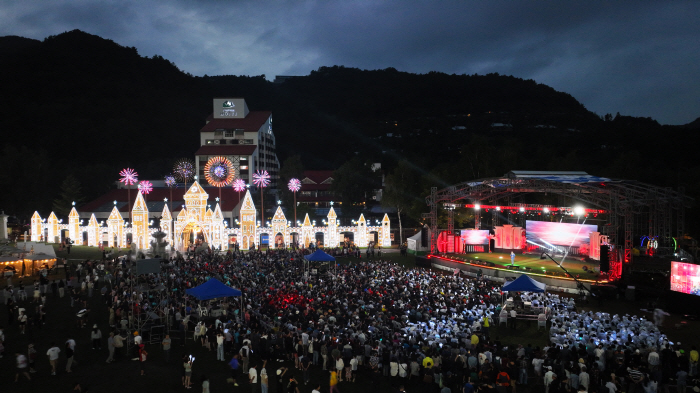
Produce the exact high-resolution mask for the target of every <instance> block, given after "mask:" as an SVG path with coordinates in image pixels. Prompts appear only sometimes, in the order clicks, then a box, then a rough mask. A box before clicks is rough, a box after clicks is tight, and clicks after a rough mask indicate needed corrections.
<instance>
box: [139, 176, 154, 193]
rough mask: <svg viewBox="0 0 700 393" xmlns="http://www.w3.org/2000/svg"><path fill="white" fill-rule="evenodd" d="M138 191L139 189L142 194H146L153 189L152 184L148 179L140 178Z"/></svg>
mask: <svg viewBox="0 0 700 393" xmlns="http://www.w3.org/2000/svg"><path fill="white" fill-rule="evenodd" d="M139 191H141V193H143V194H146V195H148V194H150V193H151V191H153V184H152V183H151V182H150V181H148V180H142V181H141V182H140V183H139Z"/></svg>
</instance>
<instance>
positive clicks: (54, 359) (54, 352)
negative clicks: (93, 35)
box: [46, 342, 61, 375]
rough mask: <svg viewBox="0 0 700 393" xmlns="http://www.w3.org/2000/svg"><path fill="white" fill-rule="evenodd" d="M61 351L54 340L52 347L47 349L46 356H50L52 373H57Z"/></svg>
mask: <svg viewBox="0 0 700 393" xmlns="http://www.w3.org/2000/svg"><path fill="white" fill-rule="evenodd" d="M59 353H61V349H60V348H58V347H57V346H56V343H55V342H52V343H51V348H49V350H48V351H46V356H48V357H49V364H51V375H56V364H57V363H58V354H59Z"/></svg>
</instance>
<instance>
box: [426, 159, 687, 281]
mask: <svg viewBox="0 0 700 393" xmlns="http://www.w3.org/2000/svg"><path fill="white" fill-rule="evenodd" d="M516 172H517V171H513V172H509V173H508V174H506V175H504V176H503V177H497V178H486V179H479V180H473V181H468V182H464V183H459V184H455V185H453V186H450V187H447V188H444V189H442V190H437V188H436V187H433V188H431V192H430V196H429V197H427V198H426V203H427V205H428V207H429V208H430V213H429V214H426V218H429V221H430V249H431V252H432V253H436V252H437V238H438V235H439V228H438V220H437V217H438V209H439V208H441V207H445V206H446V205H449V206H450V208H449V209H448V217H447V218H448V223H447V228H448V230H449V231H450V233H454V210H453V209H452V207H453V206H454V205H456V206H457V207H459V206H464V205H465V204H482V203H484V204H487V203H491V204H496V202H498V201H511V198H512V197H513V196H516V195H522V194H533V193H544V194H554V195H559V196H560V197H563V198H569V199H574V200H578V201H581V202H582V203H584V204H585V205H587V207H595V208H598V209H602V210H605V211H606V213H607V214H604V216H605V217H607V220H606V222H605V224H603V225H602V226H601V228H600V232H601V233H602V234H604V235H607V236H608V242H609V244H610V248H611V268H612V267H613V266H615V267H616V269H617V268H619V269H618V270H616V271H620V272H621V270H622V269H621V267H620V266H618V265H617V264H618V263H624V264H626V265H627V264H630V263H631V262H632V248H633V246H634V245H635V236H646V237H649V238H650V239H651V238H653V239H655V241H656V242H658V244H659V245H663V246H665V247H671V246H673V247H675V246H676V244H677V241H676V240H678V239H679V238H680V237H682V236H683V230H684V228H685V223H684V218H685V208H686V207H689V206H690V205H691V204H692V202H693V200H692V198H690V197H687V196H686V195H685V194H684V190H683V189H679V190H677V191H675V190H673V189H671V188H668V187H657V186H653V185H649V184H644V183H640V182H636V181H631V180H618V179H603V178H595V179H600V180H598V181H578V182H577V181H570V180H567V181H562V180H559V179H557V178H556V176H549V178H543V177H544V176H541V177H536V176H530V177H528V176H521V175H519V174H518V173H516ZM577 174H579V175H580V174H581V172H578V173H577ZM583 174H584V175H586V176H588V175H587V174H585V173H583ZM588 177H591V176H588ZM509 204H510V203H509ZM491 212H492V220H493V221H492V226H496V225H498V220H499V214H500V213H501V212H500V211H497V210H496V209H493V210H491ZM481 216H482V214H481V212H480V211H479V210H475V221H476V223H475V227H476V228H480V227H481V223H480V221H481ZM635 231H637V232H639V233H635ZM645 232H649V233H645ZM674 236H675V239H674ZM611 278H614V274H613V277H611Z"/></svg>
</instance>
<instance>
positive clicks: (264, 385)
mask: <svg viewBox="0 0 700 393" xmlns="http://www.w3.org/2000/svg"><path fill="white" fill-rule="evenodd" d="M265 365H267V360H264V361H263V365H262V368H261V369H260V390H261V391H262V393H267V389H268V387H269V384H268V377H267V368H265Z"/></svg>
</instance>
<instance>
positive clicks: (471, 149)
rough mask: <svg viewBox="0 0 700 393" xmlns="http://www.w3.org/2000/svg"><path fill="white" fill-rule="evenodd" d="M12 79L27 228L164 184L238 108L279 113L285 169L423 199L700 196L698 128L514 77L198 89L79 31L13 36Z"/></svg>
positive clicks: (10, 133) (372, 76)
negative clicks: (512, 185)
mask: <svg viewBox="0 0 700 393" xmlns="http://www.w3.org/2000/svg"><path fill="white" fill-rule="evenodd" d="M0 75H3V86H2V89H1V90H0V97H1V99H2V102H3V105H1V106H0V130H2V135H3V138H2V154H3V166H2V168H3V170H2V171H0V183H1V184H3V185H4V189H3V191H4V192H3V193H2V194H1V196H0V209H4V210H5V211H6V212H8V213H10V214H16V215H18V216H21V217H22V218H24V219H27V218H28V217H29V215H30V214H31V213H32V212H33V211H34V210H36V209H43V211H48V210H49V209H50V206H51V201H52V200H53V199H57V198H59V194H60V186H61V184H62V183H63V181H64V180H65V179H66V178H67V177H68V175H70V174H72V175H74V176H75V177H76V178H77V179H78V181H79V182H80V184H81V186H82V192H83V194H84V197H85V198H88V199H89V198H92V197H94V196H96V195H99V194H100V193H102V192H104V190H106V189H108V188H109V187H111V186H112V183H113V182H114V181H115V180H116V179H117V177H118V171H119V169H121V168H122V167H124V166H130V167H133V168H136V169H137V171H139V173H140V174H141V177H142V178H162V176H163V175H165V174H166V173H168V172H169V171H170V168H171V165H172V162H173V161H174V160H175V159H177V158H180V157H192V156H193V155H194V152H195V150H196V149H197V148H198V141H199V129H200V128H201V127H202V126H203V125H204V122H205V119H206V117H207V115H209V113H211V100H212V98H213V97H223V96H231V97H245V98H246V100H247V102H248V106H249V107H250V108H251V109H252V110H271V111H272V112H273V117H274V123H273V125H274V130H275V134H276V136H277V144H278V155H279V158H280V161H284V160H285V159H286V158H287V157H290V156H292V155H300V156H301V158H302V162H303V164H304V166H305V167H306V168H307V169H336V168H339V167H340V166H341V165H342V164H343V163H345V162H347V161H348V160H349V159H350V158H352V157H356V156H357V157H360V158H362V159H366V160H371V161H373V162H381V163H382V164H383V168H384V170H385V171H386V172H387V173H389V172H391V171H392V170H393V168H394V166H395V165H396V163H397V162H398V161H400V160H403V159H405V160H408V161H410V162H411V163H412V164H413V168H414V170H415V171H416V174H417V175H418V176H421V179H422V185H423V187H429V186H430V185H438V186H443V185H447V184H452V183H454V182H458V181H464V180H468V179H472V178H476V177H487V176H497V175H502V174H503V173H505V172H506V171H508V170H511V169H529V170H554V169H558V170H586V171H589V172H590V173H592V174H596V175H602V176H614V177H624V178H634V179H638V180H642V181H647V182H651V183H654V184H657V185H661V186H672V187H678V186H685V187H686V189H687V191H688V193H689V194H691V195H692V196H697V195H698V194H699V192H698V191H699V190H700V188H699V187H698V184H700V182H699V181H700V176H699V174H700V170H699V167H698V164H697V162H696V160H695V158H694V157H695V156H694V153H692V151H693V150H694V146H695V145H696V144H697V141H698V136H697V134H698V127H697V121H696V122H694V123H695V124H693V123H691V124H689V125H687V127H675V126H661V125H659V124H658V123H657V122H656V121H654V120H652V119H648V118H633V117H627V116H622V115H619V114H618V115H616V116H612V115H605V116H602V117H601V116H598V115H597V114H594V113H591V112H590V111H588V110H587V109H586V108H585V107H584V106H583V105H582V104H581V103H579V102H578V101H577V100H576V99H575V98H574V97H572V96H571V95H569V94H566V93H562V92H557V91H555V90H554V89H552V88H550V87H548V86H545V85H542V84H538V83H537V82H535V81H532V80H523V79H519V78H516V77H512V76H503V75H498V74H488V75H448V74H444V73H439V72H431V73H428V74H422V75H417V74H410V73H406V72H399V71H397V70H395V69H392V68H389V69H385V70H359V69H354V68H345V67H342V66H333V67H321V68H320V69H318V70H315V71H312V72H311V73H310V74H309V75H307V76H299V77H293V78H288V79H286V81H284V82H283V83H273V82H271V81H268V80H267V79H266V77H265V76H264V75H261V76H252V77H249V76H230V75H228V76H204V77H195V76H192V75H190V74H188V73H186V72H185V71H183V70H180V69H178V67H177V66H176V65H174V64H173V63H171V62H170V61H168V60H167V59H164V58H162V57H160V56H154V57H152V58H147V57H142V56H140V55H139V54H138V51H137V49H136V48H130V47H124V46H120V45H118V44H117V43H114V42H113V41H110V40H107V39H103V38H100V37H97V36H94V35H90V34H87V33H84V32H81V31H77V30H76V31H71V32H67V33H63V34H60V35H57V36H52V37H48V38H46V39H45V40H43V41H36V40H30V39H26V38H21V37H0ZM270 79H272V78H270ZM420 197H422V196H420ZM420 197H418V198H417V199H420Z"/></svg>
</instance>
